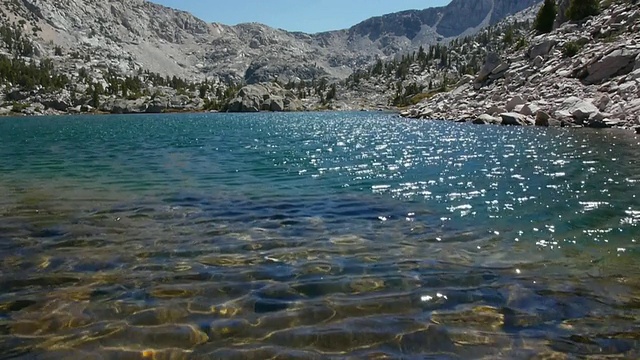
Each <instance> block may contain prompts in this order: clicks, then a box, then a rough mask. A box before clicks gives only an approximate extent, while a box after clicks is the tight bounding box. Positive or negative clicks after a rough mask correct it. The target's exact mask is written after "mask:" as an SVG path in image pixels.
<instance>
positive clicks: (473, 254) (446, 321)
mask: <svg viewBox="0 0 640 360" xmlns="http://www.w3.org/2000/svg"><path fill="white" fill-rule="evenodd" d="M0 193H1V194H2V197H1V198H0V289H2V292H1V293H0V350H1V351H0V358H19V359H31V358H46V359H48V358H95V357H99V356H102V357H103V358H118V359H119V358H133V359H138V358H140V359H144V358H153V357H154V356H155V358H171V359H183V358H184V359H192V358H196V359H200V358H202V359H208V358H220V359H235V358H240V359H245V358H247V359H264V358H304V359H306V358H312V359H314V358H318V359H324V358H336V359H352V358H354V359H355V358H372V359H386V358H416V359H424V358H429V356H431V358H463V359H466V358H469V359H475V358H507V359H510V358H512V359H522V358H532V357H533V356H535V355H537V354H542V355H541V356H550V357H553V356H570V357H575V356H578V357H580V356H591V355H592V356H603V355H612V356H613V355H617V356H622V357H626V358H635V357H637V356H640V355H639V354H640V353H639V352H638V351H639V349H640V346H639V345H640V344H639V341H640V340H639V339H640V325H638V324H640V267H638V266H637V261H638V259H639V250H640V248H639V247H638V241H640V228H639V226H640V199H639V198H638V197H637V196H636V194H640V137H638V136H635V135H633V134H630V133H627V132H623V131H614V130H603V131H588V130H567V129H539V128H515V127H494V126H472V125H465V124H454V123H449V122H440V121H416V120H406V119H400V118H397V117H396V116H394V115H391V114H385V113H303V114H300V113H298V114H259V115H256V114H252V115H238V114H234V115H228V114H194V115H155V116H121V117H118V116H109V117H99V116H95V117H56V118H17V119H16V118H4V119H0Z"/></svg>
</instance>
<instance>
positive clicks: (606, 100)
mask: <svg viewBox="0 0 640 360" xmlns="http://www.w3.org/2000/svg"><path fill="white" fill-rule="evenodd" d="M609 104H611V98H610V97H609V95H607V94H604V95H602V96H600V97H599V98H598V100H596V101H595V102H594V105H595V106H596V107H597V108H598V110H600V111H605V110H607V107H608V106H609Z"/></svg>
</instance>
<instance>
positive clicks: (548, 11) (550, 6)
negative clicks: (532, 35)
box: [534, 0, 558, 34]
mask: <svg viewBox="0 0 640 360" xmlns="http://www.w3.org/2000/svg"><path fill="white" fill-rule="evenodd" d="M556 15H558V9H557V7H556V1H555V0H544V5H542V8H540V11H538V16H537V17H536V22H535V24H534V27H535V29H536V30H537V31H538V32H540V33H543V34H546V33H549V32H551V30H553V22H554V21H555V20H556Z"/></svg>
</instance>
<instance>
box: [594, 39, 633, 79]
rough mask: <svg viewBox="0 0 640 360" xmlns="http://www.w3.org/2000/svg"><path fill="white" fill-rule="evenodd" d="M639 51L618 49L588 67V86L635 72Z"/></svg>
mask: <svg viewBox="0 0 640 360" xmlns="http://www.w3.org/2000/svg"><path fill="white" fill-rule="evenodd" d="M637 56H638V50H628V49H624V48H622V49H616V50H614V51H612V52H611V53H609V54H607V55H605V56H603V57H602V58H601V59H599V60H597V61H595V62H592V63H590V64H589V65H587V67H586V73H587V76H586V78H584V80H583V81H584V82H585V83H586V84H599V83H601V82H603V81H606V80H608V79H610V78H611V77H613V76H618V75H626V74H628V73H630V72H631V71H633V68H634V66H635V64H636V57H637Z"/></svg>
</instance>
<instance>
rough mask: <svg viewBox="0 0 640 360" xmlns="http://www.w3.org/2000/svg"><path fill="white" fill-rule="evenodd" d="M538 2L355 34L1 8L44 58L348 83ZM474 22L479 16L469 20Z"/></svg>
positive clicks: (98, 9) (131, 5) (76, 6)
mask: <svg viewBox="0 0 640 360" xmlns="http://www.w3.org/2000/svg"><path fill="white" fill-rule="evenodd" d="M538 2H540V0H453V1H452V2H451V3H450V4H449V5H447V6H444V7H436V8H428V9H424V10H406V11H402V12H398V13H392V14H386V15H381V16H378V17H374V18H370V19H367V20H364V21H362V22H360V23H358V24H356V25H354V26H352V27H351V28H349V29H342V30H333V31H327V32H320V33H316V34H307V33H303V32H289V31H286V30H282V29H275V28H272V27H269V26H266V25H264V24H259V23H244V24H238V25H234V26H230V25H225V24H221V23H208V22H205V21H204V20H201V19H199V18H197V17H196V16H194V15H193V14H190V13H188V12H185V11H182V10H177V9H173V8H170V7H166V6H163V5H160V4H156V3H153V2H148V1H144V0H131V1H121V0H110V1H103V2H100V1H95V0H63V1H55V2H54V1H50V0H17V1H13V0H4V1H3V2H1V3H0V10H2V11H3V13H9V14H10V18H12V19H13V20H16V19H18V20H19V19H26V20H28V21H31V22H32V26H33V27H39V28H42V29H43V31H41V32H39V33H38V34H37V36H34V37H33V40H34V42H36V43H37V44H38V45H39V46H38V47H39V49H38V50H39V52H40V53H42V54H50V53H52V52H53V48H55V47H56V46H59V47H61V48H63V49H64V50H66V51H65V52H81V53H83V54H84V53H86V54H89V55H93V56H94V57H96V58H104V59H106V60H112V61H113V62H116V63H117V64H116V67H118V68H121V69H122V70H123V71H124V72H127V71H128V72H135V71H136V70H138V69H140V68H142V69H146V70H150V71H154V72H158V73H160V74H164V75H176V76H181V77H184V78H189V79H194V80H195V79H204V78H218V79H220V80H222V81H234V82H247V83H257V82H263V81H269V80H273V79H274V78H280V79H282V80H284V81H287V80H290V79H311V78H317V77H329V78H335V79H344V78H346V77H347V76H348V75H349V74H351V73H352V72H353V71H354V70H355V69H358V68H360V67H363V66H365V65H367V64H370V63H371V62H373V61H375V59H377V58H388V57H393V56H396V55H398V54H401V53H404V52H408V51H412V50H416V49H417V48H418V47H419V46H425V45H429V44H433V43H436V42H437V41H438V40H441V41H442V40H445V39H446V38H449V37H454V36H457V35H467V34H468V33H473V32H474V31H477V30H478V29H479V28H481V27H483V26H486V25H488V24H490V23H492V22H495V21H497V20H499V19H501V18H502V17H504V16H506V15H508V14H511V13H512V12H514V11H515V10H522V9H524V8H526V7H529V6H531V5H534V4H536V3H538ZM474 14H479V15H477V16H476V17H477V18H474V17H473V16H470V15H474ZM480 17H481V18H482V19H480ZM459 19H472V20H473V22H472V23H468V22H460V21H459ZM434 26H435V27H434ZM27 27H28V26H27ZM439 28H440V29H442V30H441V32H443V33H444V34H441V33H439V32H438V29H439ZM26 30H28V29H26ZM465 32H466V33H465ZM52 44H53V46H51V45H52Z"/></svg>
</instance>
